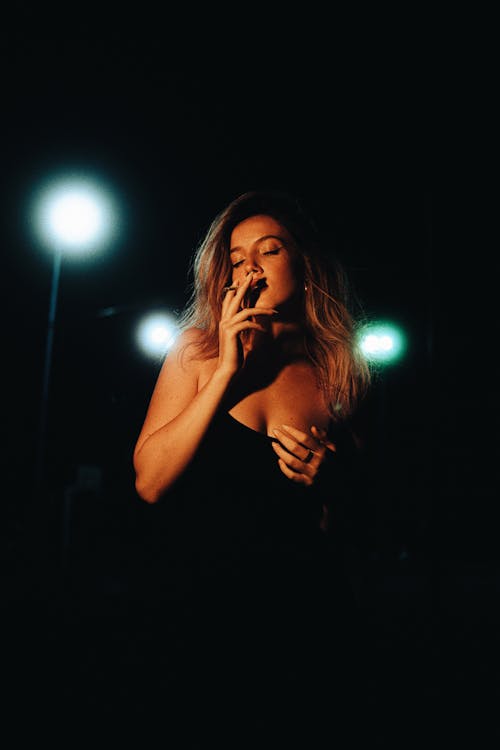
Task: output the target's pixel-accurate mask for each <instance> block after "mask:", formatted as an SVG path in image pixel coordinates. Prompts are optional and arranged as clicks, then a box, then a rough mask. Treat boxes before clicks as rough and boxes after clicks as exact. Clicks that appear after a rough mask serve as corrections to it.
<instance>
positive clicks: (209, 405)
mask: <svg viewBox="0 0 500 750" xmlns="http://www.w3.org/2000/svg"><path fill="white" fill-rule="evenodd" d="M230 380H231V378H230V376H229V375H226V374H225V373H223V372H221V371H219V370H216V371H215V372H214V374H213V375H212V377H211V378H210V380H209V381H208V382H207V383H206V384H205V385H204V386H203V388H202V389H201V390H200V391H199V392H198V393H197V395H196V396H195V398H194V399H193V400H192V401H191V402H190V403H189V405H188V406H187V407H186V408H185V409H183V411H181V412H180V414H178V415H177V416H176V417H175V418H174V419H172V420H171V421H170V422H168V423H167V424H165V425H163V426H162V427H160V428H159V429H158V430H156V431H155V432H153V433H152V434H151V435H148V437H147V438H146V440H145V441H144V443H143V444H142V446H141V447H140V449H139V450H138V451H137V453H136V455H135V457H134V468H135V473H136V482H135V486H136V490H137V493H138V494H139V496H140V497H141V498H142V499H143V500H145V501H146V502H148V503H155V502H157V501H158V500H159V499H160V497H161V496H162V495H163V494H164V493H165V492H166V491H167V490H168V489H169V488H170V487H171V486H172V485H173V484H174V482H175V481H176V480H177V479H178V478H179V477H180V476H181V475H182V473H183V472H184V470H185V469H186V468H187V466H188V464H189V463H190V461H191V460H192V459H193V458H194V456H195V454H196V451H197V450H198V447H199V445H200V443H201V441H202V439H203V437H204V435H205V433H206V431H207V429H208V427H209V425H210V423H211V421H212V419H213V417H214V415H215V413H216V411H217V409H218V408H219V406H220V404H221V402H222V399H223V398H224V395H225V393H226V391H227V389H228V386H229V383H230Z"/></svg>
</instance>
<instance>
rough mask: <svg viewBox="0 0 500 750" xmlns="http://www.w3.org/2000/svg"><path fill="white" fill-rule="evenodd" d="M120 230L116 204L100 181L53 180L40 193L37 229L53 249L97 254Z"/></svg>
mask: <svg viewBox="0 0 500 750" xmlns="http://www.w3.org/2000/svg"><path fill="white" fill-rule="evenodd" d="M117 227H118V208H117V205H116V202H115V200H114V199H113V197H112V195H111V192H110V191H109V189H108V188H106V187H105V186H104V184H103V183H102V182H101V181H99V180H98V179H96V178H92V177H88V176H82V175H78V174H74V175H69V176H66V177H58V178H53V179H52V180H51V181H49V183H48V184H45V185H44V186H43V187H41V188H39V190H38V191H37V193H36V196H35V211H34V229H35V232H36V234H37V235H38V237H39V239H40V240H41V241H42V242H43V244H44V245H46V246H47V247H48V248H49V249H51V250H53V249H57V250H60V251H64V252H65V253H72V254H75V255H76V254H80V253H89V252H94V251H96V250H98V249H99V248H101V247H102V246H103V245H104V244H106V243H109V242H110V241H111V240H112V239H113V238H114V237H115V236H116V234H117Z"/></svg>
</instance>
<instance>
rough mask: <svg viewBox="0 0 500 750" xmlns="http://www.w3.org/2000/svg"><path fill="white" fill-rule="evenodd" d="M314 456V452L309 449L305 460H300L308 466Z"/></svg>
mask: <svg viewBox="0 0 500 750" xmlns="http://www.w3.org/2000/svg"><path fill="white" fill-rule="evenodd" d="M315 455H316V453H315V451H313V450H311V449H309V453H308V454H307V456H306V457H305V458H303V459H302V460H303V462H304V463H305V464H308V463H309V462H310V461H312V459H313V456H315Z"/></svg>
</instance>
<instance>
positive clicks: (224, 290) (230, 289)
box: [222, 286, 238, 292]
mask: <svg viewBox="0 0 500 750" xmlns="http://www.w3.org/2000/svg"><path fill="white" fill-rule="evenodd" d="M237 289H238V287H237V286H225V287H224V289H223V290H222V291H223V292H235V291H236V290H237Z"/></svg>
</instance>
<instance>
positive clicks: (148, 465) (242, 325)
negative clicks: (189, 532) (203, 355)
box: [133, 279, 272, 503]
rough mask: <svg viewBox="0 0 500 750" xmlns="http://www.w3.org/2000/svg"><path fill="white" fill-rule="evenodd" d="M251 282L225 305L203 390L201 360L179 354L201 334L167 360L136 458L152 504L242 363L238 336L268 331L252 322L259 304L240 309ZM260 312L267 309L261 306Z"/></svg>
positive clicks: (139, 486) (184, 461) (140, 484)
mask: <svg viewBox="0 0 500 750" xmlns="http://www.w3.org/2000/svg"><path fill="white" fill-rule="evenodd" d="M249 283H250V279H249V280H248V282H245V283H244V284H243V285H242V286H241V289H238V291H236V292H235V291H232V292H230V293H229V294H228V295H227V297H226V299H225V300H224V302H223V304H222V317H221V322H220V325H219V358H218V362H217V366H216V368H215V370H214V372H213V374H212V375H211V377H210V378H209V380H208V381H207V383H206V384H205V385H204V386H203V388H201V390H198V376H199V372H200V364H201V363H200V361H199V360H196V359H195V358H194V357H192V356H189V355H188V352H189V350H188V352H186V356H185V357H184V361H181V357H180V349H181V347H183V345H184V344H185V343H186V342H187V341H192V340H196V337H197V336H198V335H200V333H199V332H196V331H193V330H191V331H186V332H185V333H184V334H183V335H182V336H181V337H180V338H179V340H178V342H177V343H176V345H175V346H174V348H173V349H172V350H171V351H170V352H169V354H168V355H167V357H166V359H165V361H164V363H163V366H162V369H161V371H160V374H159V376H158V380H157V382H156V385H155V387H154V390H153V394H152V396H151V401H150V403H149V407H148V411H147V414H146V418H145V420H144V424H143V426H142V429H141V432H140V434H139V437H138V440H137V443H136V446H135V450H134V459H133V461H134V469H135V474H136V480H135V486H136V490H137V493H138V495H139V496H140V497H141V498H142V499H143V500H145V501H146V502H148V503H155V502H157V501H158V500H159V499H160V497H161V496H162V494H163V493H164V492H166V490H168V489H169V488H170V487H171V486H172V485H173V483H174V482H175V481H176V480H177V479H178V478H179V477H180V476H181V474H182V473H183V472H184V470H185V469H186V468H187V466H188V464H189V463H190V461H191V460H192V458H193V457H194V456H195V454H196V451H197V450H198V447H199V445H200V443H201V441H202V439H203V436H204V435H205V433H206V431H207V429H208V427H209V425H210V422H211V421H212V419H213V417H214V415H215V413H216V412H217V409H218V408H219V406H220V404H221V401H222V399H223V397H224V395H225V393H226V391H227V389H228V387H229V384H230V382H231V380H232V378H233V377H234V375H235V374H236V373H237V372H238V370H239V368H240V367H241V345H240V343H239V334H240V333H241V331H243V330H248V329H251V328H253V329H256V330H263V327H262V326H261V325H260V324H258V323H255V322H254V321H253V320H251V316H252V315H253V314H255V312H256V311H255V309H254V308H247V309H245V310H241V309H240V306H241V299H242V297H243V294H244V293H245V291H246V290H247V288H248V284H249ZM258 312H259V313H260V314H262V312H264V313H265V312H266V311H263V310H262V309H261V308H259V311H258ZM268 312H272V311H268ZM194 349H195V347H194Z"/></svg>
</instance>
